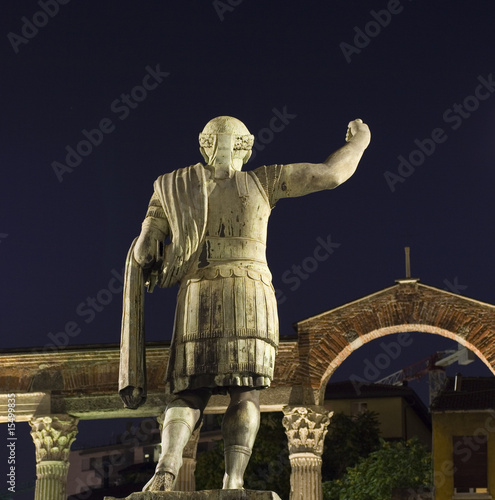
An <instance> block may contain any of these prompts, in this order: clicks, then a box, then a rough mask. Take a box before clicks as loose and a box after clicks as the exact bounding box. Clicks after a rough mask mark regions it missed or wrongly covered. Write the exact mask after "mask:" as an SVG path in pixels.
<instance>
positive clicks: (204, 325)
mask: <svg viewBox="0 0 495 500" xmlns="http://www.w3.org/2000/svg"><path fill="white" fill-rule="evenodd" d="M263 168H264V169H266V168H268V167H263ZM256 172H257V171H255V172H236V173H235V174H234V175H233V176H232V177H231V178H228V179H221V180H219V179H214V180H212V179H210V178H209V176H207V179H206V182H207V196H208V208H207V218H206V219H207V221H206V228H205V236H204V238H203V240H202V241H201V242H200V248H199V249H198V250H199V251H198V253H197V258H196V260H195V262H193V263H192V265H191V266H190V267H189V269H188V272H187V274H186V275H185V276H184V278H183V279H182V280H181V287H180V290H179V294H178V298H177V310H176V316H175V325H174V337H173V341H172V346H171V352H170V360H169V367H168V374H167V383H168V384H169V386H170V390H171V391H172V392H180V391H182V390H185V389H195V388H199V387H210V388H212V389H216V390H218V389H220V390H222V388H226V387H228V386H247V387H267V386H268V385H270V381H271V379H272V378H273V369H274V363H275V354H276V350H277V346H278V316H277V304H276V300H275V293H274V290H273V286H272V284H271V274H270V271H269V269H268V266H267V263H266V234H267V226H268V218H269V216H270V212H271V206H270V200H269V190H268V189H267V188H266V182H264V181H266V179H265V178H264V177H263V172H265V170H263V171H262V172H261V175H257V173H256Z"/></svg>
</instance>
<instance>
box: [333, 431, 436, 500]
mask: <svg viewBox="0 0 495 500" xmlns="http://www.w3.org/2000/svg"><path fill="white" fill-rule="evenodd" d="M430 480H431V454H430V452H429V451H428V450H427V449H426V448H425V447H424V446H423V445H422V444H421V443H420V442H419V441H418V440H417V439H411V440H409V441H407V442H404V441H398V442H387V441H383V440H382V441H381V447H380V449H379V450H377V451H374V452H372V453H370V454H369V455H368V457H366V458H363V459H361V460H360V461H359V463H358V464H357V465H356V466H355V467H353V468H349V469H348V470H347V472H346V474H345V475H344V476H343V477H342V479H337V480H334V481H330V482H326V483H324V484H323V497H324V499H325V500H354V499H356V498H359V499H360V500H389V499H390V498H391V495H392V490H394V489H396V488H400V489H411V490H416V489H422V488H429V486H430Z"/></svg>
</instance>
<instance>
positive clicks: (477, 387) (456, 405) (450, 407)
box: [431, 377, 495, 412]
mask: <svg viewBox="0 0 495 500" xmlns="http://www.w3.org/2000/svg"><path fill="white" fill-rule="evenodd" d="M454 388H455V378H450V377H449V378H448V379H447V385H446V387H445V389H443V391H441V392H440V394H439V395H438V396H437V397H436V398H435V399H434V401H433V403H432V405H431V410H432V411H437V412H438V411H462V410H495V377H461V378H460V384H459V387H458V390H457V391H456V390H454Z"/></svg>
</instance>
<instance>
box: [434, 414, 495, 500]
mask: <svg viewBox="0 0 495 500" xmlns="http://www.w3.org/2000/svg"><path fill="white" fill-rule="evenodd" d="M481 433H487V434H488V491H489V493H490V494H491V495H492V497H493V498H495V412H494V411H492V412H487V411H485V412H448V413H433V470H434V478H433V479H434V484H435V500H451V499H452V498H454V463H453V451H454V450H453V443H452V436H477V435H480V434H481ZM466 446H467V445H466ZM456 498H462V497H456Z"/></svg>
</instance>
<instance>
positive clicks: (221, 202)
mask: <svg viewBox="0 0 495 500" xmlns="http://www.w3.org/2000/svg"><path fill="white" fill-rule="evenodd" d="M346 141H347V143H346V144H345V145H344V146H343V147H342V148H341V149H339V150H337V151H336V152H335V153H333V154H332V155H331V156H329V157H328V158H327V159H326V160H325V161H324V162H323V163H317V164H310V163H299V164H290V165H270V166H262V167H259V168H257V169H256V170H253V171H248V172H243V171H242V170H241V168H242V165H243V164H244V163H246V162H247V161H248V160H249V158H250V156H251V149H252V146H253V142H254V137H253V136H252V135H251V134H250V133H249V131H248V129H247V128H246V126H245V125H244V124H243V123H242V122H241V121H239V120H237V119H236V118H232V117H229V116H220V117H217V118H214V119H213V120H211V121H210V122H208V124H207V125H206V126H205V128H204V130H203V132H202V133H201V134H199V144H200V152H201V154H202V156H203V158H204V159H205V162H206V165H202V164H201V163H197V164H196V165H193V166H190V167H186V168H182V169H179V170H176V171H173V172H172V173H168V174H164V175H162V176H160V177H159V178H158V179H157V180H156V181H155V183H154V193H153V195H152V197H151V200H150V203H149V208H148V212H147V214H146V218H145V220H144V222H143V224H142V230H141V234H140V236H139V238H137V239H136V240H135V241H134V243H133V245H132V247H131V250H130V251H129V255H128V259H127V265H126V283H125V288H124V314H123V329H122V347H121V371H120V380H119V385H120V395H121V397H122V399H123V401H124V404H125V405H126V406H127V407H129V408H136V407H137V406H139V405H140V404H142V403H143V402H144V400H145V398H146V377H145V361H144V325H143V319H142V316H143V312H142V309H143V288H144V284H146V285H147V286H148V290H149V291H151V290H152V289H153V287H154V286H155V284H158V285H159V286H160V287H169V286H172V285H174V284H175V283H178V284H179V285H180V287H179V292H178V297H177V307H176V314H175V324H174V332H173V339H172V344H171V347H170V358H169V364H168V369H167V376H166V383H167V389H168V391H170V394H171V395H172V396H171V399H170V401H169V403H168V405H167V408H166V412H165V420H164V424H163V431H162V453H161V456H160V459H159V462H158V464H157V467H156V472H155V475H154V476H153V478H152V479H151V480H150V481H149V482H148V484H147V485H146V486H145V487H144V490H143V491H169V490H171V489H172V488H173V484H174V481H175V479H176V478H177V475H178V472H179V469H180V467H181V460H182V450H183V448H184V447H185V445H186V444H187V442H188V440H189V438H190V436H191V433H192V432H193V431H194V430H195V429H196V428H197V427H198V425H199V424H200V422H201V418H202V414H203V410H204V408H205V407H206V405H207V403H208V400H209V398H210V396H211V395H212V394H213V393H228V394H229V395H230V404H229V406H228V408H227V410H226V412H225V415H224V418H223V424H222V434H223V439H224V444H225V475H224V481H223V488H224V489H242V486H243V476H244V471H245V469H246V466H247V464H248V461H249V457H250V455H251V450H252V447H253V444H254V441H255V437H256V434H257V432H258V427H259V390H260V389H263V388H266V387H268V386H269V385H270V381H271V380H272V378H273V369H274V362H275V354H276V351H277V345H278V317H277V306H276V301H275V293H274V289H273V286H272V283H271V274H270V271H269V269H268V266H267V262H266V248H265V244H266V234H267V224H268V218H269V216H270V212H271V209H272V208H273V207H274V206H275V204H276V203H277V201H278V200H280V199H281V198H290V197H295V196H303V195H306V194H309V193H312V192H315V191H320V190H323V189H333V188H335V187H336V186H338V185H339V184H341V183H342V182H344V181H346V180H347V179H348V178H349V177H350V176H351V175H352V174H353V173H354V171H355V170H356V167H357V165H358V162H359V160H360V158H361V156H362V154H363V152H364V150H365V149H366V147H367V146H368V144H369V142H370V132H369V129H368V126H367V125H365V124H364V123H363V122H362V121H361V120H359V119H358V120H354V121H352V122H350V123H349V126H348V130H347V137H346Z"/></svg>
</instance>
